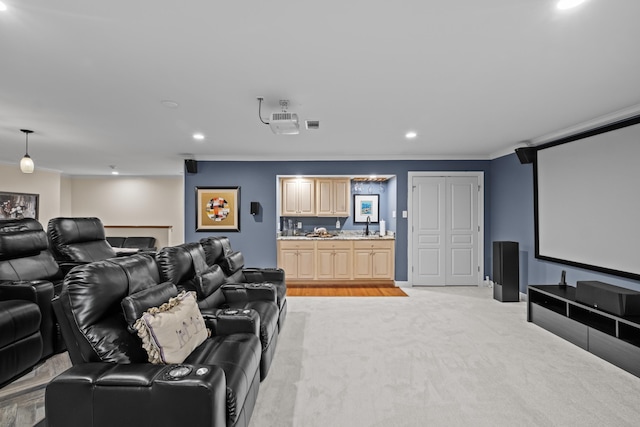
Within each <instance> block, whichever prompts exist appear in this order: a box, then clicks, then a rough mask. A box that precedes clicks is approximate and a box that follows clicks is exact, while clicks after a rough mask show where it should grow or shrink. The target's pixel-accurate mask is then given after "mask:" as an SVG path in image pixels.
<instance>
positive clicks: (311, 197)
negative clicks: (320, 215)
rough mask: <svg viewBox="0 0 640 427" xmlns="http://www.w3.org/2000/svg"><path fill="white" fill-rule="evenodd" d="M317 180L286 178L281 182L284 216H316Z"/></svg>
mask: <svg viewBox="0 0 640 427" xmlns="http://www.w3.org/2000/svg"><path fill="white" fill-rule="evenodd" d="M315 188H316V187H315V180H314V179H312V178H284V179H282V180H281V198H282V206H281V212H280V214H281V215H282V216H315V215H316V196H315Z"/></svg>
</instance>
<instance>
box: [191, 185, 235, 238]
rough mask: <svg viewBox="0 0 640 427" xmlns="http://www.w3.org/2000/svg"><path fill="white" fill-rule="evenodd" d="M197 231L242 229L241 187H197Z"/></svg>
mask: <svg viewBox="0 0 640 427" xmlns="http://www.w3.org/2000/svg"><path fill="white" fill-rule="evenodd" d="M196 231H240V187H196Z"/></svg>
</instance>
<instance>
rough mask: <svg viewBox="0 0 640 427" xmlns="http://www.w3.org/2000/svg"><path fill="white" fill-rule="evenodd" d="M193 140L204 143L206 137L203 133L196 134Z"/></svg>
mask: <svg viewBox="0 0 640 427" xmlns="http://www.w3.org/2000/svg"><path fill="white" fill-rule="evenodd" d="M193 139H195V140H196V141H202V140H203V139H204V135H203V134H201V133H194V134H193Z"/></svg>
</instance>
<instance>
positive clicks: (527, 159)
mask: <svg viewBox="0 0 640 427" xmlns="http://www.w3.org/2000/svg"><path fill="white" fill-rule="evenodd" d="M536 152H537V150H536V149H535V147H522V148H516V154H517V155H518V159H519V160H520V163H522V164H523V165H524V164H526V163H533V160H534V159H535V158H536Z"/></svg>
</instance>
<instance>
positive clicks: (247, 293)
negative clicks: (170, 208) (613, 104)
mask: <svg viewBox="0 0 640 427" xmlns="http://www.w3.org/2000/svg"><path fill="white" fill-rule="evenodd" d="M222 293H223V294H224V298H225V300H226V301H227V302H228V303H229V304H231V305H233V304H235V303H239V302H246V301H272V302H274V303H276V302H277V298H278V294H277V291H276V288H275V286H274V285H273V284H271V283H227V284H224V285H222Z"/></svg>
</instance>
